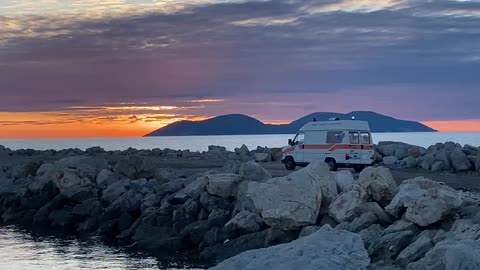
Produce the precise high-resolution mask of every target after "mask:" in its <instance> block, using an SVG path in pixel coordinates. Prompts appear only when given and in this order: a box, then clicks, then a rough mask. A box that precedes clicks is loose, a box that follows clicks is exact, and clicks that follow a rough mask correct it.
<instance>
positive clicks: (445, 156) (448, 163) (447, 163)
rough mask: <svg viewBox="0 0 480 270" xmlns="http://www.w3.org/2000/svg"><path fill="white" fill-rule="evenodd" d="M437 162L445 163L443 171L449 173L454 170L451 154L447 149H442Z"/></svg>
mask: <svg viewBox="0 0 480 270" xmlns="http://www.w3.org/2000/svg"><path fill="white" fill-rule="evenodd" d="M435 161H442V162H443V170H444V171H448V170H450V169H451V168H452V162H451V160H450V155H449V152H448V151H447V150H446V149H441V150H439V151H438V152H437V154H436V155H435Z"/></svg>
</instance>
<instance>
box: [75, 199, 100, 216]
mask: <svg viewBox="0 0 480 270" xmlns="http://www.w3.org/2000/svg"><path fill="white" fill-rule="evenodd" d="M101 212H102V205H101V204H100V201H98V199H97V198H91V199H88V200H85V201H83V202H82V203H80V204H77V205H75V206H74V207H73V209H72V214H73V215H76V216H81V217H85V216H98V215H99V214H100V213H101Z"/></svg>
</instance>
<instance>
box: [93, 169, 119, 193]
mask: <svg viewBox="0 0 480 270" xmlns="http://www.w3.org/2000/svg"><path fill="white" fill-rule="evenodd" d="M116 181H118V177H117V176H116V175H115V174H114V173H113V172H112V171H110V170H107V169H103V170H101V171H100V172H99V173H98V175H97V178H96V180H95V182H96V183H97V186H98V187H99V188H101V189H105V188H107V187H108V186H109V185H111V184H113V183H115V182H116Z"/></svg>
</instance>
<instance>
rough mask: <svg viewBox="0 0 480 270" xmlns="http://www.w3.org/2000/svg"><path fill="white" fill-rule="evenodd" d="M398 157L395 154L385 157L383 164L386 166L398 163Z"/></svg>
mask: <svg viewBox="0 0 480 270" xmlns="http://www.w3.org/2000/svg"><path fill="white" fill-rule="evenodd" d="M397 161H398V158H397V157H394V156H388V157H384V158H383V164H384V165H386V166H393V165H395V163H397Z"/></svg>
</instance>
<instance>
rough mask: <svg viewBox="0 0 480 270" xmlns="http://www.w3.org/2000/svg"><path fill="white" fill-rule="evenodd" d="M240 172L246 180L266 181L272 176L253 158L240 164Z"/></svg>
mask: <svg viewBox="0 0 480 270" xmlns="http://www.w3.org/2000/svg"><path fill="white" fill-rule="evenodd" d="M239 174H240V176H241V177H243V179H244V180H248V181H264V180H267V179H270V178H272V175H271V174H270V173H269V172H268V171H267V170H265V169H264V168H263V167H262V166H260V165H258V164H257V163H256V162H255V161H253V160H251V161H248V162H244V163H242V165H240V169H239Z"/></svg>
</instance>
